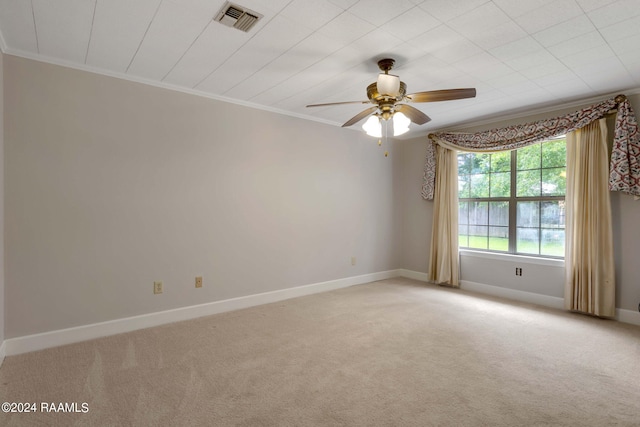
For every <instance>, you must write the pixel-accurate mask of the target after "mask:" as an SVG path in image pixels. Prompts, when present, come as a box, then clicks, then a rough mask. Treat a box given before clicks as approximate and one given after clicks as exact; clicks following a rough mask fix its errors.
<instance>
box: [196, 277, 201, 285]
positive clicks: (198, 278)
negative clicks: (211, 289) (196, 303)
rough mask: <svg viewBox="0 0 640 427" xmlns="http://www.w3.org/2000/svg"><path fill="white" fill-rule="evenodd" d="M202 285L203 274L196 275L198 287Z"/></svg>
mask: <svg viewBox="0 0 640 427" xmlns="http://www.w3.org/2000/svg"><path fill="white" fill-rule="evenodd" d="M201 287H202V276H198V277H196V288H201Z"/></svg>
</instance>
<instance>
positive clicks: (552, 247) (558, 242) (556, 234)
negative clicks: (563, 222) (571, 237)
mask: <svg viewBox="0 0 640 427" xmlns="http://www.w3.org/2000/svg"><path fill="white" fill-rule="evenodd" d="M541 232H542V242H541V250H540V254H541V255H550V256H561V257H563V256H564V229H555V230H554V229H551V230H550V229H542V230H541Z"/></svg>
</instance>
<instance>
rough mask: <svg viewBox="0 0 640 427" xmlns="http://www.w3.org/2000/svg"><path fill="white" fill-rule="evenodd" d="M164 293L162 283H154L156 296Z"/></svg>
mask: <svg viewBox="0 0 640 427" xmlns="http://www.w3.org/2000/svg"><path fill="white" fill-rule="evenodd" d="M162 291H163V289H162V282H161V281H157V282H153V293H154V294H161V293H162Z"/></svg>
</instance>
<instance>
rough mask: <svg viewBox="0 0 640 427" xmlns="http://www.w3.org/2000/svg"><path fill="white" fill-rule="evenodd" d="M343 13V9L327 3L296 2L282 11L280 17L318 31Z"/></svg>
mask: <svg viewBox="0 0 640 427" xmlns="http://www.w3.org/2000/svg"><path fill="white" fill-rule="evenodd" d="M342 12H343V9H342V8H341V7H339V6H336V5H334V4H332V3H329V2H326V1H318V0H294V1H292V2H291V3H289V4H288V5H287V7H285V8H284V9H282V12H280V15H281V16H284V17H285V18H289V19H291V20H292V21H294V22H297V23H298V24H300V25H303V26H306V27H309V28H311V29H313V30H316V29H318V28H320V27H322V26H323V25H325V24H327V23H328V22H330V21H331V20H332V19H334V18H335V17H336V16H338V15H340V14H341V13H342Z"/></svg>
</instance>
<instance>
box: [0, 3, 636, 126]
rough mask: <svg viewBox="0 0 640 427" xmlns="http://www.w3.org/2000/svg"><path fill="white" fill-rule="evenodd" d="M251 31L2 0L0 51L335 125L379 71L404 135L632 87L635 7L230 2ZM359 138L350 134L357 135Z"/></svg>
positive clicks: (200, 18)
mask: <svg viewBox="0 0 640 427" xmlns="http://www.w3.org/2000/svg"><path fill="white" fill-rule="evenodd" d="M234 3H237V4H239V5H242V6H245V7H247V8H250V9H253V10H254V11H256V12H259V13H261V14H263V15H264V18H262V20H260V21H259V22H258V24H257V25H256V27H254V28H253V29H252V30H251V31H250V32H249V33H244V32H241V31H239V30H236V29H233V28H229V27H226V26H223V25H221V24H220V23H217V22H214V21H213V20H212V18H213V17H214V16H215V15H216V13H217V12H218V11H219V9H220V8H221V7H222V5H223V4H224V0H55V1H51V0H0V35H1V40H0V47H1V48H2V50H3V52H5V53H8V54H13V55H19V56H23V57H27V58H34V59H39V60H43V61H48V62H53V63H56V64H62V65H68V66H72V67H76V68H80V69H84V70H89V71H95V72H99V73H104V74H108V75H114V76H118V77H123V78H128V79H132V80H135V81H143V82H148V83H152V84H157V85H163V86H167V87H171V88H175V89H180V90H186V91H188V92H191V93H200V94H202V95H205V96H211V97H214V98H219V99H229V100H234V101H237V102H240V103H244V104H248V105H254V106H257V107H259V108H266V109H269V110H275V111H279V112H284V113H286V114H292V115H296V116H304V117H307V118H311V119H314V120H320V121H324V122H328V123H332V124H335V125H341V124H342V123H344V122H345V121H347V120H348V119H349V118H351V117H352V116H354V115H355V114H357V113H358V112H360V111H361V110H363V109H364V108H366V107H367V106H363V105H358V104H355V105H342V106H333V107H326V108H324V107H323V108H313V109H311V108H305V105H307V104H311V103H322V102H334V101H357V100H366V99H367V97H366V90H365V89H366V86H367V85H368V84H369V83H372V82H374V81H375V79H376V75H377V73H378V72H379V71H378V68H377V65H376V61H377V60H378V59H381V58H384V57H392V58H395V59H396V67H395V68H394V70H393V73H395V74H398V75H400V77H401V79H402V80H403V81H404V82H405V83H406V84H407V86H408V90H407V91H408V92H409V93H412V92H419V91H426V90H438V89H449V88H458V87H475V88H477V97H476V98H473V99H465V100H456V101H446V102H438V103H427V104H413V105H414V106H415V107H417V108H419V109H420V110H421V111H423V112H424V113H426V114H428V115H429V116H430V117H431V118H432V121H431V122H429V123H427V124H425V125H423V126H416V125H415V124H412V125H411V128H412V132H410V134H409V135H414V136H415V135H416V134H419V133H422V132H426V131H428V130H430V129H435V128H444V127H450V126H453V125H456V124H457V125H459V124H462V123H466V122H471V121H476V120H479V119H485V118H490V117H494V116H498V115H504V114H513V113H515V112H521V111H525V110H530V109H538V108H543V107H549V106H553V105H560V104H566V103H569V102H573V101H577V100H581V99H587V98H595V97H598V96H602V95H605V94H610V93H613V92H624V91H625V90H632V89H635V88H638V87H640V0H491V1H488V0H425V1H421V0H393V1H390V0H360V1H358V0H269V1H259V0H237V1H234ZM355 127H356V128H358V126H357V125H356V126H355Z"/></svg>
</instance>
